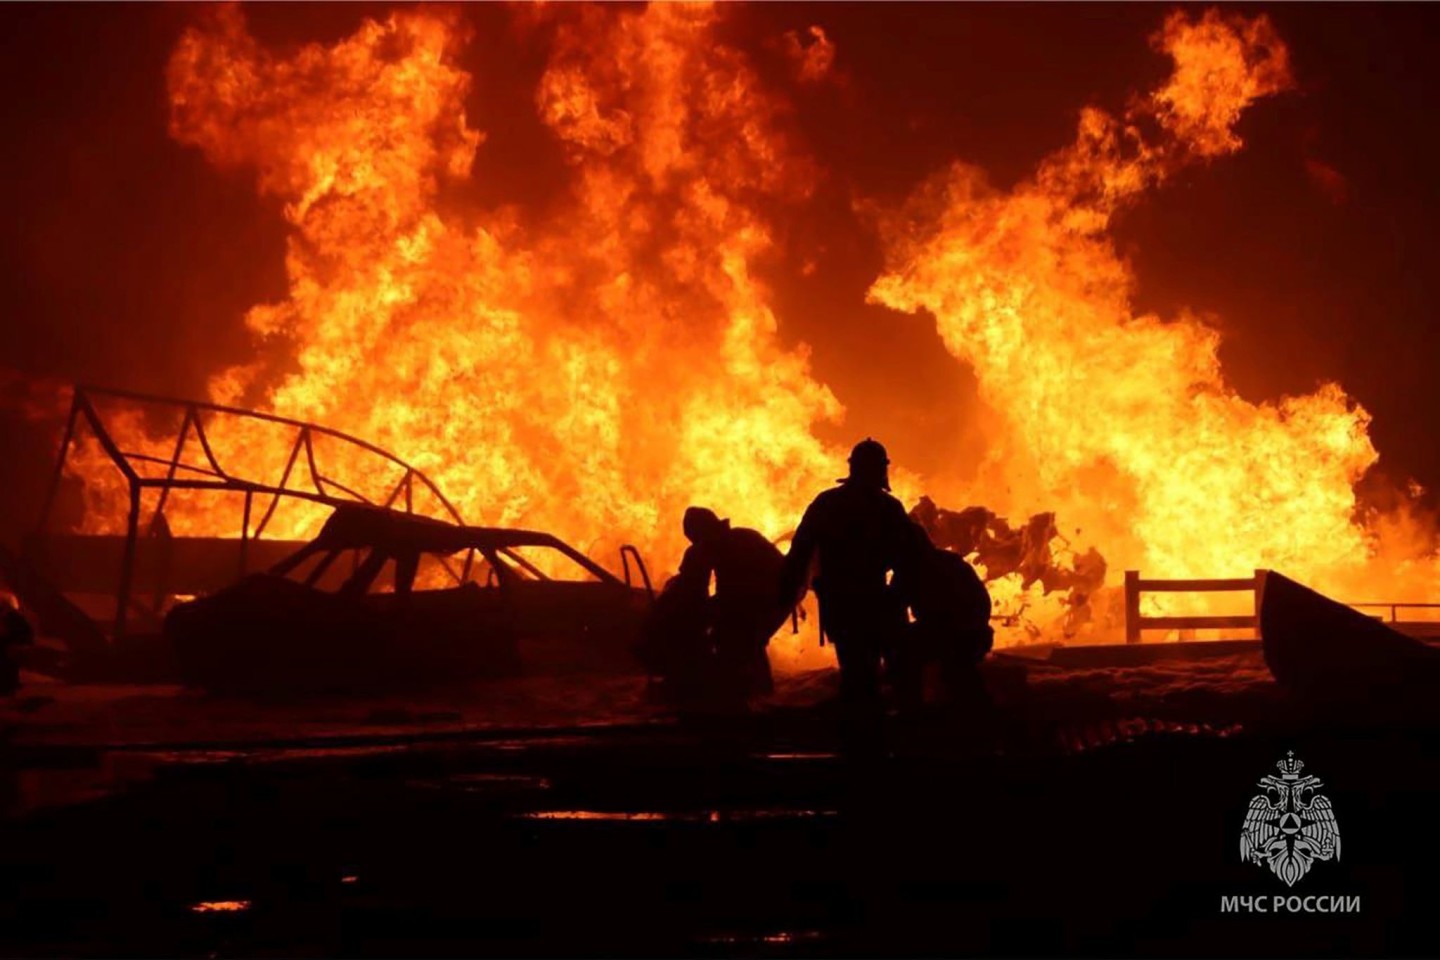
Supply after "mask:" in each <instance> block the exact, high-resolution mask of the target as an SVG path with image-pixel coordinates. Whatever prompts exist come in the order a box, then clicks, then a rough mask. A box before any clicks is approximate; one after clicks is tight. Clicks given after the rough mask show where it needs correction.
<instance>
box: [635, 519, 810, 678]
mask: <svg viewBox="0 0 1440 960" xmlns="http://www.w3.org/2000/svg"><path fill="white" fill-rule="evenodd" d="M682 526H683V528H684V531H685V537H686V539H688V540H689V541H690V547H689V548H688V549H687V550H686V551H685V556H684V557H683V558H682V559H681V561H680V572H679V573H678V574H676V575H675V576H674V577H673V578H671V579H670V581H669V582H668V583H666V585H665V589H664V590H663V591H662V592H661V594H660V597H659V598H657V600H656V604H655V612H654V615H653V616H652V618H651V622H650V624H649V625H648V626H647V635H648V641H647V648H648V649H649V650H650V651H652V659H653V660H654V661H655V662H656V663H657V664H658V665H659V670H658V672H659V673H660V674H661V675H662V676H663V677H665V679H666V681H667V683H668V684H669V685H670V686H671V687H672V688H673V689H674V692H675V693H677V694H678V695H680V696H682V697H688V696H694V695H712V696H715V697H718V698H720V699H723V700H727V701H735V700H739V701H743V700H745V699H746V698H748V697H750V696H752V695H754V694H761V693H768V692H770V690H771V689H772V678H771V673H770V659H769V656H768V655H767V654H766V647H767V646H768V645H769V643H770V637H771V636H772V635H774V633H775V631H776V630H778V629H779V628H780V626H781V624H783V623H784V622H785V619H786V617H787V616H789V613H790V608H789V607H787V606H783V605H782V604H781V603H780V601H779V584H780V571H781V567H782V566H783V564H784V556H783V555H782V554H781V553H780V551H779V549H778V548H777V547H776V546H775V545H774V544H773V543H771V542H770V541H769V540H767V539H766V538H765V535H764V534H762V533H760V532H759V531H757V530H751V529H749V528H747V527H732V526H731V525H730V521H728V520H722V519H720V518H719V517H718V516H716V515H715V512H714V511H713V510H708V509H706V508H705V507H690V508H689V509H687V510H686V511H685V517H684V520H683V522H682ZM712 577H713V578H714V594H713V596H712V595H711V589H710V585H711V578H712Z"/></svg>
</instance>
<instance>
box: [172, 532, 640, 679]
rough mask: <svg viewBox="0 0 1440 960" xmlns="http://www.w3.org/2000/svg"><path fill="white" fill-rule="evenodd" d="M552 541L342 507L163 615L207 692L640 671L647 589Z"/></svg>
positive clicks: (182, 667) (189, 670) (625, 555)
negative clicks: (300, 542) (305, 538)
mask: <svg viewBox="0 0 1440 960" xmlns="http://www.w3.org/2000/svg"><path fill="white" fill-rule="evenodd" d="M621 555H622V562H623V565H624V568H625V573H626V577H627V579H628V576H629V573H630V558H631V557H633V558H634V560H635V565H636V568H637V570H638V572H639V574H640V577H641V580H642V582H643V583H644V586H639V587H637V586H631V585H629V584H628V583H627V582H626V580H623V579H621V578H619V577H616V576H615V575H614V574H612V573H610V572H609V571H607V570H606V569H604V568H603V567H601V566H600V565H599V564H597V563H595V562H594V561H592V560H591V559H590V558H588V557H586V556H585V555H584V554H583V553H581V552H580V551H578V550H576V549H575V548H573V547H571V546H570V545H568V544H566V543H564V542H563V541H561V540H559V539H558V538H556V537H554V536H552V535H550V534H547V533H540V532H535V531H529V530H509V529H500V528H487V527H468V526H460V525H456V524H451V523H447V522H444V521H440V520H433V519H430V518H427V517H421V516H415V515H410V514H402V513H399V512H395V511H391V510H386V509H382V508H377V507H372V506H366V505H360V504H355V505H349V504H347V505H342V506H338V507H336V508H335V512H334V513H333V514H332V515H331V516H330V518H329V519H328V520H327V521H326V523H325V525H324V527H323V528H322V529H321V531H320V533H319V535H317V536H316V537H315V539H314V540H313V541H311V542H309V543H307V544H305V545H304V546H303V547H301V548H300V549H299V550H297V551H296V552H295V553H293V554H292V555H290V556H289V557H286V558H285V559H284V560H281V561H280V562H279V563H277V564H275V565H273V566H272V567H271V568H270V569H269V570H268V571H267V572H265V573H259V574H252V575H249V576H246V577H244V578H242V579H241V580H240V581H239V582H238V583H236V584H234V585H233V586H231V587H228V588H226V589H224V590H220V591H218V592H216V593H214V594H212V595H210V596H206V597H201V598H198V599H195V600H191V601H188V602H185V603H180V604H178V605H176V606H175V607H174V608H173V609H172V610H171V611H170V612H169V614H168V615H167V617H166V618H165V623H164V634H165V637H166V640H167V641H168V643H169V644H170V645H171V646H172V649H173V650H174V653H175V658H176V661H177V664H178V666H179V671H180V676H181V678H182V679H183V680H184V681H185V682H186V683H190V684H194V685H198V686H202V687H205V688H207V689H211V690H225V691H235V692H278V691H289V690H306V691H322V690H323V691H334V692H344V691H352V690H357V689H377V688H384V689H390V688H394V687H397V686H410V685H433V684H435V683H442V682H452V681H463V680H467V679H473V678H478V677H493V676H504V675H513V674H517V673H524V672H536V673H553V672H571V671H628V670H634V669H637V665H636V662H635V660H634V658H633V655H632V652H631V648H632V647H633V645H634V642H635V640H636V638H637V636H638V633H639V627H640V623H641V621H642V619H643V617H644V615H645V613H646V611H647V610H648V608H649V605H650V601H651V591H650V587H649V577H648V574H647V573H646V572H645V569H644V564H643V561H642V560H641V559H640V556H639V553H638V551H636V550H635V548H634V547H625V548H622V550H621Z"/></svg>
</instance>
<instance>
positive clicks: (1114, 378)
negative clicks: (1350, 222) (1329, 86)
mask: <svg viewBox="0 0 1440 960" xmlns="http://www.w3.org/2000/svg"><path fill="white" fill-rule="evenodd" d="M1156 40H1157V43H1158V45H1159V46H1160V47H1161V49H1162V50H1163V51H1164V52H1165V53H1167V54H1168V55H1169V56H1170V57H1171V58H1173V60H1174V62H1175V69H1174V72H1173V74H1172V75H1171V77H1170V78H1169V80H1168V81H1167V82H1166V83H1165V85H1164V86H1162V87H1161V88H1160V89H1159V90H1157V91H1155V92H1154V93H1153V94H1151V95H1150V96H1149V97H1148V98H1146V99H1144V100H1143V101H1141V102H1140V104H1139V105H1138V106H1137V107H1135V108H1133V109H1132V111H1131V114H1130V115H1129V116H1128V117H1127V118H1126V120H1125V121H1124V122H1122V121H1119V120H1116V119H1115V118H1114V117H1111V116H1109V115H1107V114H1105V113H1103V112H1102V111H1100V110H1097V109H1094V108H1090V109H1087V110H1085V111H1084V112H1083V113H1082V114H1081V118H1080V124H1079V131H1078V133H1077V136H1076V139H1075V142H1074V143H1073V144H1072V145H1071V146H1069V147H1067V148H1065V149H1063V150H1061V151H1059V152H1057V153H1056V154H1054V155H1052V156H1050V157H1048V158H1046V159H1045V160H1044V162H1042V163H1041V164H1040V166H1039V168H1038V170H1037V171H1036V173H1035V175H1034V176H1033V177H1032V178H1030V179H1029V180H1028V181H1026V182H1024V183H1022V184H1020V185H1019V186H1018V187H1016V188H1015V189H1014V190H1012V191H1010V192H1008V193H1005V192H1001V191H998V190H995V189H993V188H991V187H990V186H989V185H988V184H987V183H986V182H985V178H984V176H983V174H982V173H981V172H980V171H978V170H975V169H974V168H971V167H966V166H963V165H956V166H955V167H953V168H952V169H951V170H949V171H947V172H946V173H945V174H944V175H943V176H942V177H940V178H938V179H937V181H936V182H934V183H932V184H930V185H929V186H928V187H927V188H926V189H925V190H923V191H922V192H921V193H920V194H919V195H918V196H917V197H916V198H915V200H914V201H913V202H912V205H911V209H910V210H909V211H908V219H907V220H906V221H904V222H903V223H901V224H900V225H895V226H892V230H893V233H892V238H891V244H890V252H891V265H890V267H889V269H888V270H887V272H886V273H885V275H884V276H882V277H880V278H879V279H878V280H877V281H876V282H875V284H874V285H873V287H872V288H871V291H870V297H871V298H872V299H873V300H874V301H876V302H879V303H882V304H885V305H887V306H890V307H893V308H895V309H898V310H903V311H907V312H916V311H919V310H925V311H928V312H929V313H931V314H933V316H934V318H935V321H936V324H937V326H938V329H939V332H940V334H941V336H942V338H943V339H944V342H945V345H946V347H947V348H948V349H949V350H950V351H951V352H952V353H953V354H955V356H957V357H959V358H961V359H963V360H964V361H966V362H967V363H969V364H970V365H971V366H972V367H973V368H974V370H975V373H976V376H977V379H978V382H979V387H980V391H981V394H982V396H983V398H984V399H985V401H986V402H987V403H988V405H989V407H990V409H991V411H992V415H991V418H990V420H989V422H988V426H989V428H990V449H989V452H988V455H987V458H986V462H985V465H984V468H983V469H982V471H981V478H980V480H979V481H978V483H977V488H978V489H977V490H976V491H975V493H974V496H973V497H972V499H974V500H976V501H979V502H984V503H987V504H989V505H991V506H998V507H1000V508H1001V509H1002V511H1003V510H1009V511H1011V512H1013V513H1017V514H1023V513H1026V512H1030V511H1036V510H1040V509H1053V510H1056V511H1057V512H1058V514H1059V516H1060V518H1061V519H1062V521H1063V522H1065V523H1066V524H1067V525H1072V524H1073V525H1075V526H1077V527H1078V529H1079V531H1080V536H1079V537H1077V538H1076V540H1075V543H1076V544H1077V545H1078V544H1082V543H1083V544H1093V545H1096V546H1097V547H1098V548H1099V549H1100V550H1101V551H1102V553H1103V554H1104V555H1105V556H1106V558H1107V559H1108V560H1110V569H1111V582H1112V583H1113V582H1114V581H1115V577H1116V576H1117V574H1118V571H1119V570H1120V569H1123V568H1125V567H1132V568H1137V567H1138V568H1141V569H1143V570H1144V571H1146V572H1147V573H1149V574H1150V575H1153V576H1162V577H1165V576H1169V577H1222V576H1237V575H1246V574H1248V573H1249V571H1250V570H1252V569H1255V568H1260V567H1274V568H1278V569H1282V570H1287V571H1292V572H1293V573H1294V574H1295V575H1297V576H1300V577H1302V578H1305V579H1309V580H1312V581H1315V582H1318V583H1321V584H1325V585H1330V586H1333V587H1337V588H1339V589H1342V590H1344V589H1345V588H1346V587H1349V588H1350V589H1351V591H1352V592H1353V589H1354V586H1353V585H1354V584H1355V583H1356V578H1357V577H1360V576H1361V574H1362V573H1363V572H1364V571H1363V568H1365V566H1366V562H1367V560H1369V559H1370V558H1372V557H1373V556H1374V555H1375V544H1374V543H1373V542H1372V540H1371V538H1370V537H1369V535H1368V534H1367V532H1366V531H1365V530H1363V529H1362V528H1360V527H1359V526H1357V525H1356V524H1355V523H1354V522H1353V520H1352V518H1353V516H1354V514H1355V511H1356V500H1355V495H1354V491H1353V488H1354V484H1355V482H1356V481H1357V480H1359V478H1360V477H1361V475H1362V474H1363V473H1364V472H1365V470H1366V469H1367V468H1368V467H1370V466H1371V464H1373V463H1374V462H1375V459H1376V453H1375V450H1374V448H1373V447H1372V446H1371V444H1370V441H1369V438H1368V436H1367V434H1366V427H1367V425H1368V422H1369V418H1368V415H1367V414H1366V413H1365V411H1364V410H1362V409H1360V408H1359V407H1358V406H1357V405H1355V404H1354V403H1353V402H1352V401H1351V400H1350V399H1349V398H1348V397H1346V395H1345V393H1344V392H1343V391H1342V390H1341V389H1340V387H1339V386H1337V385H1334V384H1326V385H1323V386H1321V387H1320V388H1319V389H1318V390H1316V391H1315V392H1314V393H1313V394H1310V395H1307V396H1302V397H1290V398H1286V399H1284V400H1283V401H1281V402H1279V403H1260V404H1256V403H1250V402H1247V401H1246V400H1244V399H1242V398H1241V397H1239V396H1238V395H1237V394H1236V393H1235V391H1234V390H1233V389H1231V388H1230V387H1229V386H1228V385H1227V384H1226V382H1225V380H1224V377H1223V376H1222V374H1221V370H1220V363H1219V359H1218V357H1217V348H1218V346H1219V336H1218V334H1217V333H1216V332H1215V331H1214V330H1213V329H1211V328H1210V327H1207V326H1206V325H1205V324H1204V323H1203V322H1202V321H1201V320H1200V319H1198V318H1196V317H1194V316H1189V315H1184V316H1180V317H1178V318H1175V319H1174V320H1170V321H1165V320H1162V319H1161V318H1159V317H1156V316H1153V315H1136V313H1135V311H1134V309H1133V307H1132V295H1133V291H1134V278H1133V276H1132V274H1131V272H1130V269H1129V266H1128V264H1127V263H1126V262H1125V261H1124V260H1123V259H1122V258H1121V257H1120V256H1119V254H1118V253H1117V251H1116V249H1115V246H1114V243H1113V242H1112V240H1111V239H1110V237H1109V236H1108V235H1107V233H1106V230H1107V228H1108V227H1109V225H1110V222H1111V218H1112V216H1113V215H1114V214H1115V213H1116V212H1117V211H1118V210H1119V209H1121V208H1122V207H1123V206H1124V205H1126V204H1129V203H1133V202H1134V201H1135V200H1137V199H1138V198H1139V195H1140V194H1141V193H1142V191H1144V190H1145V189H1146V188H1148V187H1151V186H1153V185H1155V184H1157V183H1159V182H1161V181H1163V180H1164V179H1165V178H1166V177H1167V176H1169V175H1170V174H1171V173H1172V172H1173V171H1174V170H1176V169H1178V168H1179V167H1181V166H1183V165H1184V164H1186V163H1190V162H1195V161H1197V160H1204V159H1208V158H1211V157H1215V156H1218V155H1220V154H1224V153H1229V152H1232V151H1234V150H1237V149H1238V148H1239V147H1240V140H1239V138H1238V137H1237V136H1236V135H1235V133H1234V130H1233V125H1234V123H1235V121H1236V120H1237V119H1238V118H1239V116H1240V114H1241V112H1242V111H1243V110H1244V108H1245V107H1246V106H1247V105H1249V104H1250V103H1251V102H1253V101H1254V100H1255V99H1257V98H1259V97H1263V96H1267V95H1269V94H1273V93H1276V92H1279V91H1281V90H1283V89H1285V88H1286V87H1287V86H1288V85H1289V84H1290V77H1289V71H1288V66H1287V54H1286V50H1285V47H1284V45H1283V44H1282V43H1281V42H1280V41H1279V39H1278V38H1277V37H1276V35H1275V33H1274V30H1273V29H1272V27H1271V26H1270V23H1269V21H1268V20H1267V19H1266V18H1264V17H1260V18H1258V19H1255V20H1245V19H1242V18H1237V17H1223V16H1221V15H1220V14H1218V13H1216V12H1214V11H1211V12H1209V13H1206V14H1205V15H1204V16H1203V17H1201V18H1200V19H1198V20H1191V19H1189V18H1187V17H1186V16H1185V15H1184V14H1179V13H1177V14H1174V15H1172V16H1170V17H1169V18H1168V19H1167V20H1166V21H1165V25H1164V28H1163V29H1162V31H1161V32H1160V33H1159V35H1158V36H1157V38H1156ZM1142 125H1148V126H1151V127H1158V128H1159V130H1158V134H1156V135H1153V136H1152V137H1151V138H1148V139H1147V137H1146V136H1145V135H1144V134H1143V133H1142V130H1141V127H1142ZM1362 579H1363V578H1362ZM1007 589H1008V590H1009V591H1010V592H1014V591H1018V583H1017V584H1010V585H1008V588H1007V587H1004V586H1002V588H1001V592H1002V593H1005V592H1007ZM1392 589H1393V588H1392ZM1030 599H1031V600H1032V602H1033V603H1034V604H1035V605H1037V606H1043V604H1044V601H1043V600H1042V599H1041V598H1039V597H1038V596H1036V597H1032V598H1030ZM1058 613H1059V611H1058V610H1052V611H1051V614H1052V616H1053V615H1056V614H1058Z"/></svg>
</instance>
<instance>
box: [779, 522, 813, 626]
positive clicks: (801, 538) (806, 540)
mask: <svg viewBox="0 0 1440 960" xmlns="http://www.w3.org/2000/svg"><path fill="white" fill-rule="evenodd" d="M815 525H816V521H815V506H814V504H811V505H810V508H809V509H808V510H806V511H805V516H804V517H803V518H802V519H801V520H800V526H799V527H798V528H797V529H796V530H795V536H794V537H792V538H791V539H790V552H789V553H787V554H785V565H784V566H783V567H781V568H780V597H779V600H780V605H781V606H782V607H793V606H795V605H796V604H798V603H799V602H800V601H801V600H804V599H805V591H806V590H807V589H809V586H810V584H809V579H810V560H811V558H813V557H814V555H815V546H816V544H815Z"/></svg>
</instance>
